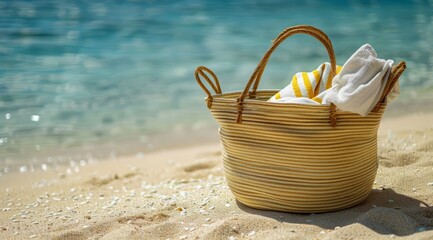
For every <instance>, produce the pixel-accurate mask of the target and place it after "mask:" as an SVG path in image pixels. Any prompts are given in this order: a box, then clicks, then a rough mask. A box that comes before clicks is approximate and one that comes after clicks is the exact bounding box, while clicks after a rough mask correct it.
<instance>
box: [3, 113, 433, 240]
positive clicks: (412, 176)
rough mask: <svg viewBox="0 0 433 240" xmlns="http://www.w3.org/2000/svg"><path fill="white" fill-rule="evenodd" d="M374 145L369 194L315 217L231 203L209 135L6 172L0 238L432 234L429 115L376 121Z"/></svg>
mask: <svg viewBox="0 0 433 240" xmlns="http://www.w3.org/2000/svg"><path fill="white" fill-rule="evenodd" d="M378 145H379V151H378V155H379V169H378V174H377V178H376V182H375V184H374V187H373V190H372V192H371V194H370V196H369V197H368V199H367V200H366V201H365V202H363V203H362V204H360V205H358V206H356V207H352V208H349V209H346V210H342V211H338V212H331V213H322V214H291V213H283V212H272V211H260V210H255V209H252V208H249V207H247V206H245V205H242V204H241V203H239V202H237V201H236V200H235V199H234V197H233V195H232V194H231V192H230V190H229V188H228V186H227V184H226V182H225V178H224V171H223V166H222V160H221V153H220V146H219V144H218V139H215V143H211V144H206V145H197V146H193V147H187V148H185V147H184V148H180V149H170V150H164V151H158V152H153V153H148V154H143V155H137V156H131V157H121V158H118V159H116V160H106V161H97V162H95V163H90V164H87V165H86V166H81V165H78V166H68V167H60V168H59V169H56V170H54V169H53V170H51V169H48V170H47V171H35V172H27V173H25V174H20V173H9V174H6V175H4V176H2V177H1V178H0V211H1V212H0V239H389V238H395V239H400V238H404V239H433V208H432V207H429V205H432V204H433V114H431V113H417V114H410V115H406V116H400V117H385V118H384V119H383V120H382V123H381V128H380V130H379V141H378ZM68 168H69V171H68V170H67V169H68ZM76 168H77V169H76ZM75 170H79V171H75ZM354 187H356V186H354Z"/></svg>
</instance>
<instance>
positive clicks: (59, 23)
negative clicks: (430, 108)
mask: <svg viewBox="0 0 433 240" xmlns="http://www.w3.org/2000/svg"><path fill="white" fill-rule="evenodd" d="M297 24H310V25H313V26H316V27H319V28H321V29H322V30H323V31H325V32H326V33H327V34H328V35H329V37H330V38H331V40H332V41H333V43H334V47H335V51H336V56H337V62H338V63H339V64H343V63H344V61H345V60H346V59H347V58H348V57H349V56H350V55H351V54H352V53H353V52H354V51H355V50H356V49H357V48H358V47H360V46H361V45H362V44H364V43H366V42H368V43H370V44H371V45H372V46H373V47H374V48H375V49H376V51H377V52H378V54H379V57H382V58H388V59H394V60H396V61H399V60H405V61H406V62H407V64H408V70H407V72H406V73H405V74H404V76H403V78H402V82H401V86H402V91H403V93H405V92H408V91H413V89H424V91H427V93H428V92H429V90H430V89H432V88H433V78H432V77H431V76H432V74H433V70H432V69H433V47H432V43H433V1H348V2H346V1H319V0H312V1H283V0H274V1H266V2H265V1H233V2H232V1H186V0H185V1H166V2H165V1H120V0H118V1H116V0H112V1H99V2H96V1H53V0H45V1H10V2H9V1H4V2H0V173H4V172H9V171H14V170H17V169H19V167H21V170H23V169H24V170H25V169H33V168H34V167H33V165H36V163H38V164H40V163H44V164H45V163H46V164H48V165H50V164H56V163H57V162H59V161H60V162H61V161H66V162H68V161H76V160H83V159H85V160H86V159H91V158H94V157H95V156H100V157H106V156H111V157H113V156H117V155H121V154H131V153H134V154H135V153H138V154H139V155H140V154H143V153H144V154H145V152H146V151H150V150H152V149H158V148H162V147H164V146H165V145H167V144H168V143H170V142H171V143H176V142H185V141H189V139H190V138H192V136H194V133H197V132H199V130H201V129H204V128H207V127H213V126H215V123H214V122H213V120H212V118H211V117H210V114H209V113H208V112H207V108H206V107H205V105H204V102H203V97H204V96H205V94H204V92H202V90H201V89H200V88H199V87H198V86H197V84H196V82H195V80H194V78H193V71H194V69H195V67H196V66H198V65H206V66H208V67H210V68H212V69H213V70H214V71H215V72H216V73H217V74H218V76H219V78H220V80H221V85H222V89H223V91H229V90H239V89H241V88H243V87H244V84H245V83H246V81H247V79H248V77H249V76H250V74H251V73H252V71H253V69H254V67H255V65H256V64H257V63H258V61H259V60H260V57H261V56H262V55H263V54H264V52H265V51H266V49H267V48H268V47H269V45H270V40H272V39H273V38H274V37H275V36H277V34H278V33H279V32H280V31H281V30H282V29H284V28H285V27H288V26H292V25H297ZM324 61H327V57H326V51H325V50H324V49H323V47H322V46H321V45H320V44H318V43H316V42H315V40H314V39H312V38H309V37H306V36H295V37H293V38H290V39H288V40H287V42H286V43H285V44H284V45H283V46H281V47H280V48H279V49H278V50H277V51H276V53H275V54H274V55H273V57H272V58H271V61H270V63H269V67H268V69H267V71H266V72H265V75H264V77H263V81H262V83H261V88H275V89H279V88H282V87H284V86H285V85H286V84H287V83H288V80H289V79H290V76H292V74H293V73H294V72H297V71H301V70H303V71H309V70H312V69H315V68H316V67H317V66H318V65H319V64H320V63H322V62H324ZM403 95H404V94H403ZM174 135H175V136H177V137H172V136H174ZM158 136H159V137H158ZM161 136H162V137H161ZM38 166H39V165H38ZM23 167H25V168H23Z"/></svg>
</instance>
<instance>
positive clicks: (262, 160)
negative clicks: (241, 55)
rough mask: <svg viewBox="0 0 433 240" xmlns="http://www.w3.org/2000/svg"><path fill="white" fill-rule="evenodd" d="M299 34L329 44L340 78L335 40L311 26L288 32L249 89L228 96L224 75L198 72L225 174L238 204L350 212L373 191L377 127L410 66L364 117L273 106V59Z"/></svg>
mask: <svg viewBox="0 0 433 240" xmlns="http://www.w3.org/2000/svg"><path fill="white" fill-rule="evenodd" d="M299 33H302V34H307V35H310V36H313V37H314V38H316V39H317V40H319V41H320V42H321V43H322V44H323V45H324V46H325V48H326V50H327V52H328V55H329V58H330V62H331V68H332V70H331V77H333V76H334V75H335V73H336V61H335V55H334V50H333V47H332V44H331V41H330V40H329V39H328V37H327V36H326V35H325V34H324V33H323V32H322V31H320V30H319V29H317V28H314V27H311V26H295V27H290V28H287V29H285V30H284V31H283V32H282V33H281V34H280V35H279V36H278V37H277V38H276V39H275V40H274V42H273V44H272V45H271V47H270V48H269V49H268V51H267V52H266V53H265V55H264V57H263V58H262V60H261V61H260V63H259V64H258V66H257V67H256V69H255V70H254V72H253V74H252V76H251V78H250V79H249V81H248V83H247V85H246V87H245V89H244V90H243V91H238V92H230V93H224V94H223V93H222V92H221V87H220V84H219V81H218V78H217V76H216V75H215V74H214V73H213V72H212V71H211V70H210V69H208V68H206V67H203V66H200V67H198V68H197V70H196V72H195V77H196V80H197V82H198V84H199V85H200V86H201V87H202V89H203V90H204V91H205V92H206V94H207V97H206V98H205V101H206V103H207V106H208V108H209V110H210V111H211V113H212V115H213V116H214V117H215V119H216V120H217V121H218V123H219V124H220V130H219V133H220V136H221V143H222V146H223V151H222V154H223V160H224V170H225V174H226V178H227V182H228V185H229V187H230V189H231V191H232V192H233V194H234V195H235V197H236V199H237V200H238V201H239V202H241V203H243V204H245V205H247V206H250V207H253V208H258V209H266V210H277V211H287V212H299V213H316V212H328V211H335V210H340V209H344V208H348V207H351V206H354V205H356V204H359V203H360V202H362V201H363V200H364V199H365V198H367V196H368V194H369V193H370V191H371V188H372V186H373V182H374V179H375V177H376V171H377V167H378V164H377V129H378V128H379V124H380V120H381V117H382V114H383V112H384V110H385V107H386V96H387V95H388V93H389V92H390V90H391V89H392V87H393V85H394V83H395V82H396V81H397V79H398V78H399V77H400V75H401V74H402V72H403V71H404V70H405V68H406V65H405V63H404V62H401V63H399V64H398V65H396V66H394V67H393V69H392V73H391V74H390V77H389V80H388V82H387V85H386V87H385V90H384V92H383V94H382V97H381V99H380V101H379V102H378V104H377V105H376V106H375V108H374V109H373V110H372V111H371V112H370V113H369V115H368V116H365V117H363V116H360V115H358V114H354V113H350V112H345V111H340V110H339V109H336V107H335V105H333V104H331V105H330V106H325V105H301V104H290V103H271V102H267V101H266V100H268V99H269V98H270V97H272V96H273V95H274V94H275V93H277V92H278V90H262V91H257V87H258V85H259V82H260V78H261V76H262V73H263V71H264V69H265V67H266V64H267V62H268V60H269V57H270V55H271V54H272V52H273V51H274V50H275V49H276V48H277V47H278V45H279V44H280V43H281V42H283V41H284V40H285V39H286V38H288V37H289V36H292V35H294V34H299ZM211 78H212V79H213V81H212V80H211ZM203 79H204V80H206V82H207V83H208V84H209V85H210V86H211V87H212V89H213V90H214V91H215V94H211V93H210V91H209V90H208V89H207V88H206V87H205V85H204V84H203V81H202V80H203ZM251 87H252V89H251V90H250V88H251Z"/></svg>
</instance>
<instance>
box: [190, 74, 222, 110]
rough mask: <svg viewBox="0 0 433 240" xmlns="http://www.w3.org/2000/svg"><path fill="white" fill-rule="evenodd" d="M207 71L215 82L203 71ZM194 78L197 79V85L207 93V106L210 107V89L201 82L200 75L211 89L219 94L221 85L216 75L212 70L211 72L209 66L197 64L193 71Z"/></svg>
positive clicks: (211, 99)
mask: <svg viewBox="0 0 433 240" xmlns="http://www.w3.org/2000/svg"><path fill="white" fill-rule="evenodd" d="M205 72H207V73H208V74H210V75H211V76H212V78H213V79H214V81H215V84H214V83H213V82H212V80H210V78H209V76H208V75H207V74H206V73H205ZM194 76H195V80H197V83H198V85H200V87H201V88H202V89H203V90H204V92H205V93H206V95H207V98H206V101H207V107H208V108H211V106H212V101H213V98H212V94H211V93H210V91H209V90H208V89H207V88H206V86H205V85H204V84H203V81H202V80H201V77H203V78H204V79H205V80H206V82H207V83H208V84H209V85H210V86H211V87H212V89H213V90H214V91H215V93H216V94H221V86H220V83H219V81H218V77H217V76H216V75H215V73H214V72H212V71H211V70H210V69H209V68H207V67H205V66H198V67H197V69H196V70H195V72H194Z"/></svg>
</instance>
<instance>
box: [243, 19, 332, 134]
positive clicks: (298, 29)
mask: <svg viewBox="0 0 433 240" xmlns="http://www.w3.org/2000/svg"><path fill="white" fill-rule="evenodd" d="M299 33H302V34H307V35H310V36H312V37H314V38H316V39H317V40H319V41H320V42H321V43H322V44H323V45H324V46H325V48H326V51H327V52H328V56H329V60H330V62H331V70H330V73H329V74H330V77H331V78H333V77H334V76H335V75H336V72H337V71H336V69H337V63H336V60H335V54H334V48H333V47H332V43H331V41H330V40H329V38H328V36H327V35H326V34H325V33H324V32H322V31H321V30H319V29H317V28H315V27H312V26H307V25H299V26H294V27H289V28H287V29H285V30H284V31H282V32H281V33H280V34H279V35H278V36H277V38H276V39H275V40H274V42H273V44H272V45H271V47H270V48H269V49H268V50H267V51H266V53H265V55H264V56H263V58H262V59H261V60H260V62H259V64H258V65H257V67H256V69H255V70H254V72H253V74H252V75H251V77H250V79H249V81H248V83H247V85H246V86H245V89H244V91H243V92H242V93H241V95H240V96H239V98H238V99H237V118H236V122H237V123H241V122H242V110H243V108H242V103H243V101H244V99H245V97H246V96H247V95H250V97H252V96H254V95H255V94H256V91H257V87H258V85H259V83H260V79H261V76H262V74H263V71H264V69H265V68H266V64H267V63H268V60H269V58H270V56H271V55H272V53H273V52H274V50H275V49H276V48H277V47H278V46H279V45H280V44H281V43H282V42H283V41H284V40H285V39H287V38H288V37H290V36H292V35H295V34H299ZM253 83H254V86H253V89H252V91H251V93H249V90H250V88H251V85H253ZM329 113H330V124H331V126H333V127H334V126H336V124H337V119H336V106H335V105H334V104H333V103H331V105H330V109H329Z"/></svg>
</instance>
